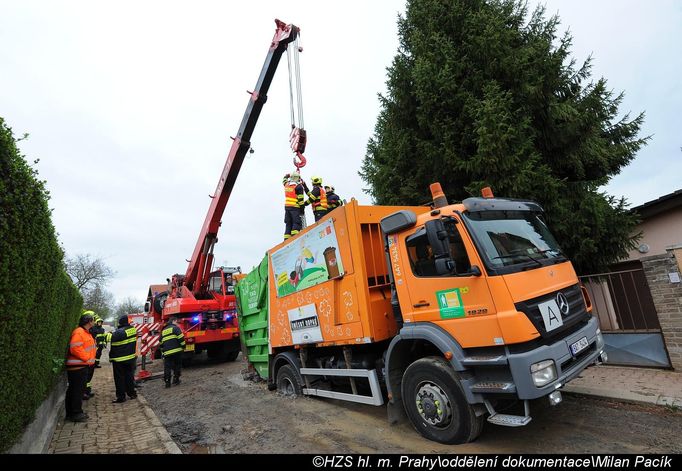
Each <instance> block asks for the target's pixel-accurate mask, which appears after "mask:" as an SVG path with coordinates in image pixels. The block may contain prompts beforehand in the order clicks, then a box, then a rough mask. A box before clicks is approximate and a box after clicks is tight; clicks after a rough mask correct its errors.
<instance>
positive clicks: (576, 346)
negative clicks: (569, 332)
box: [571, 337, 589, 356]
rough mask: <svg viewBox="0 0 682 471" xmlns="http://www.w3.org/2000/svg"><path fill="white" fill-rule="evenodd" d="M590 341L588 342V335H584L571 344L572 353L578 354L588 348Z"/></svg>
mask: <svg viewBox="0 0 682 471" xmlns="http://www.w3.org/2000/svg"><path fill="white" fill-rule="evenodd" d="M588 345H589V343H588V342H587V337H583V338H581V339H580V340H578V341H577V342H575V343H572V344H571V353H572V354H573V356H576V355H577V354H578V353H580V352H582V351H583V350H585V349H586V348H587V346H588Z"/></svg>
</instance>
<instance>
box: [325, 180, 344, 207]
mask: <svg viewBox="0 0 682 471" xmlns="http://www.w3.org/2000/svg"><path fill="white" fill-rule="evenodd" d="M324 191H325V193H327V212H330V211H331V210H333V209H336V208H338V207H339V206H343V201H341V198H340V197H339V195H337V194H336V193H335V192H334V187H333V186H326V185H325V187H324Z"/></svg>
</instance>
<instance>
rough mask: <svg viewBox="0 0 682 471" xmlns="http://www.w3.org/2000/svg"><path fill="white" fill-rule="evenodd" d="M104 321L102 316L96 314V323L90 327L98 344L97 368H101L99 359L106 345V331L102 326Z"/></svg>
mask: <svg viewBox="0 0 682 471" xmlns="http://www.w3.org/2000/svg"><path fill="white" fill-rule="evenodd" d="M103 323H104V321H103V320H102V318H101V317H99V316H97V314H95V325H94V326H92V328H91V329H90V333H91V334H92V336H93V337H95V343H96V344H97V354H96V355H95V368H101V366H100V364H99V359H100V357H101V356H102V350H103V349H104V347H105V346H106V344H107V342H106V339H105V337H106V335H107V334H106V331H105V330H104V327H102V324H103Z"/></svg>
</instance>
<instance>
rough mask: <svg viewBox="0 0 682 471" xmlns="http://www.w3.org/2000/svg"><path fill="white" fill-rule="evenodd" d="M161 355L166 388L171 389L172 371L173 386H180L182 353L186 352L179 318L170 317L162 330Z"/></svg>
mask: <svg viewBox="0 0 682 471" xmlns="http://www.w3.org/2000/svg"><path fill="white" fill-rule="evenodd" d="M160 345H161V353H162V354H163V380H164V381H165V382H166V387H167V388H170V387H171V370H172V371H173V384H180V371H181V370H182V352H184V351H185V335H184V334H183V333H182V330H181V329H180V327H178V325H177V318H175V317H169V318H168V321H167V323H166V325H164V326H163V330H161V342H160Z"/></svg>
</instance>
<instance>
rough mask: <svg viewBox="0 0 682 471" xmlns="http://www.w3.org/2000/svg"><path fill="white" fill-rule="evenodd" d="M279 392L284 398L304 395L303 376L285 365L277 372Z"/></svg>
mask: <svg viewBox="0 0 682 471" xmlns="http://www.w3.org/2000/svg"><path fill="white" fill-rule="evenodd" d="M277 391H279V393H280V394H282V395H283V396H288V397H298V396H302V395H303V386H302V385H301V375H299V374H298V372H297V371H295V370H294V367H293V366H291V365H284V366H282V367H281V368H280V369H279V370H278V371H277Z"/></svg>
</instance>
